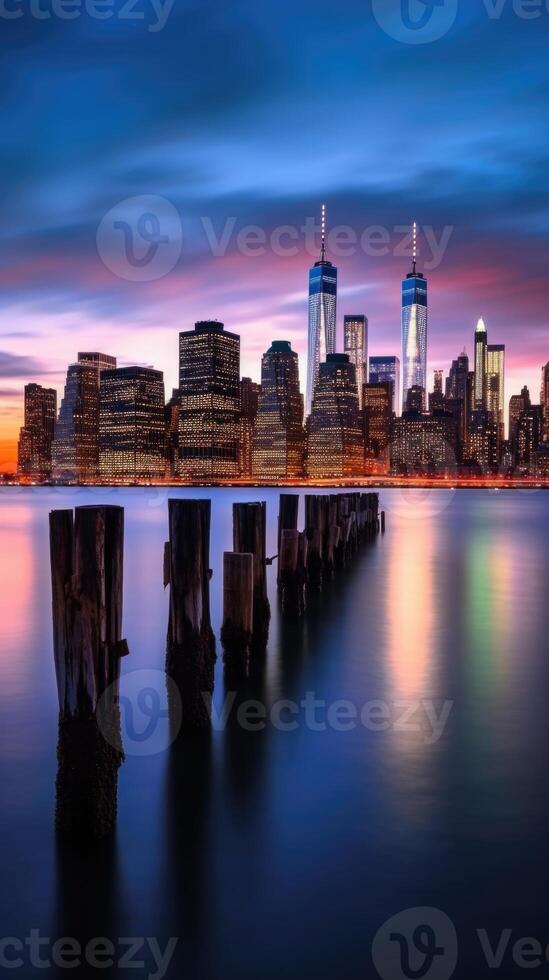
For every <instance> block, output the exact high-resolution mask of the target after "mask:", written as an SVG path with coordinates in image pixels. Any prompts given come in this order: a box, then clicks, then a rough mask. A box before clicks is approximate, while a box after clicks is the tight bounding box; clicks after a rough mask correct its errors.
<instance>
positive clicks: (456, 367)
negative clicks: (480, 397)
mask: <svg viewBox="0 0 549 980" xmlns="http://www.w3.org/2000/svg"><path fill="white" fill-rule="evenodd" d="M472 384H473V378H472V372H470V371H469V357H468V356H467V353H466V351H465V350H464V351H463V352H462V353H461V354H460V355H459V357H457V358H456V359H455V360H454V361H452V366H451V368H450V371H449V373H448V377H447V378H446V398H445V406H446V410H447V411H450V412H452V414H453V415H454V417H455V418H456V421H457V425H458V440H459V441H458V459H459V460H460V462H461V458H462V457H461V454H462V451H463V449H464V448H465V445H466V439H467V426H468V422H469V418H470V415H471V412H472V410H473V406H472V394H471V392H472Z"/></svg>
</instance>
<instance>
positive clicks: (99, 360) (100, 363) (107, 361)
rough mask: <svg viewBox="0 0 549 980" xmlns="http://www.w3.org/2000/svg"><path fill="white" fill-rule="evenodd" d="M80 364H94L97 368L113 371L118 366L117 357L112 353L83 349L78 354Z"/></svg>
mask: <svg viewBox="0 0 549 980" xmlns="http://www.w3.org/2000/svg"><path fill="white" fill-rule="evenodd" d="M78 363H79V364H94V365H95V367H96V368H97V370H98V371H99V372H100V373H101V371H112V369H113V368H115V367H116V357H111V355H110V354H101V353H100V352H99V351H81V352H80V353H79V354H78Z"/></svg>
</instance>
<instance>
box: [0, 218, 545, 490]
mask: <svg viewBox="0 0 549 980" xmlns="http://www.w3.org/2000/svg"><path fill="white" fill-rule="evenodd" d="M323 217H324V209H323ZM412 228H415V226H414V225H411V226H410V229H412ZM318 231H319V232H320V233H321V262H322V263H327V262H329V257H328V255H327V247H326V244H325V239H324V234H323V233H324V231H325V226H324V221H323V223H322V225H320V226H319V228H318ZM416 250H418V251H419V250H420V247H419V248H418V246H417V244H416V242H415V235H414V244H413V252H412V253H411V255H412V258H411V261H412V273H408V274H407V275H406V277H405V278H404V279H403V281H402V286H403V287H404V286H405V284H406V282H407V280H409V279H410V277H411V276H412V275H413V269H414V264H415V255H416ZM319 265H320V263H319V262H318V261H317V263H315V264H313V266H312V268H311V269H310V270H309V289H310V281H311V273H312V272H313V271H314V270H315V268H318V267H319ZM321 268H322V266H321ZM334 268H335V267H334ZM335 271H336V275H337V269H336V270H335ZM418 275H420V274H419V273H418ZM341 278H342V277H341V272H340V281H341ZM436 278H437V274H436V272H435V273H434V274H433V275H432V277H430V279H429V292H430V294H431V290H432V287H433V283H435V284H436ZM397 285H398V283H397ZM435 292H436V289H435ZM339 293H340V295H341V293H343V301H341V300H340V310H339V312H338V316H337V320H336V341H335V349H336V351H341V352H342V351H343V350H344V346H345V335H344V322H345V321H346V320H348V319H349V318H351V319H352V318H353V317H356V316H357V314H349V313H348V312H346V310H345V298H346V297H347V296H348V294H349V291H348V290H347V289H346V287H345V285H343V288H342V289H340V290H339ZM306 295H307V294H306V293H305V299H306ZM372 299H373V297H372ZM353 302H354V300H349V307H350V308H351V309H352V308H353V307H352V303H353ZM309 303H310V293H309ZM356 305H357V304H356V303H355V306H356ZM429 305H431V304H430V303H429ZM309 312H310V305H309ZM363 315H364V316H365V322H366V324H367V325H368V323H369V322H370V328H369V329H368V331H367V333H368V336H367V344H368V354H369V357H373V358H374V359H375V358H376V357H377V358H379V357H397V358H398V357H399V356H400V357H401V358H403V354H404V351H403V350H401V347H402V343H403V332H402V330H403V324H402V323H401V324H400V327H401V336H400V344H401V347H400V348H399V347H398V346H396V347H395V349H394V351H389V350H388V349H387V348H385V347H384V346H383V339H382V338H380V336H379V335H378V332H377V331H376V329H375V324H373V325H372V324H371V319H370V317H369V316H368V313H367V312H365V313H364V314H363ZM302 319H303V323H304V325H303V327H302V330H301V336H300V335H299V331H298V336H297V339H296V337H295V335H294V332H293V331H292V329H291V328H290V329H289V332H288V336H287V337H286V336H285V337H284V339H288V340H289V342H290V343H291V344H292V346H293V349H294V350H295V351H296V353H297V354H298V357H299V377H300V388H301V391H302V392H303V394H304V396H305V395H306V391H307V382H308V351H307V347H308V343H307V340H308V336H309V334H310V317H309V328H308V327H307V313H306V310H304V311H303V318H302ZM197 322H199V321H197ZM476 322H477V328H476V331H475V334H474V335H473V337H472V339H470V341H469V344H468V343H467V342H466V341H467V338H466V337H465V338H464V339H465V343H463V344H462V345H461V346H462V347H463V349H465V350H467V351H468V352H469V353H470V358H471V363H472V364H473V365H474V361H475V338H476V336H477V335H478V330H479V327H480V325H482V327H483V329H484V330H486V329H487V328H486V326H485V321H484V317H480V318H479V319H478V320H477V321H476ZM189 326H190V325H189ZM227 326H228V325H227ZM182 329H184V328H183V327H182V326H180V327H179V328H178V329H177V331H176V336H178V335H179V334H180V333H181V330H182ZM266 329H268V328H266ZM235 332H238V328H235ZM498 333H499V331H498ZM303 335H304V337H305V351H303V346H304V343H303ZM492 335H493V330H492ZM266 336H267V337H269V340H268V341H267V343H266V344H265V347H264V349H263V350H262V351H261V352H260V354H259V356H258V358H257V362H255V361H254V360H252V359H251V352H250V350H249V349H247V347H246V343H243V344H242V357H241V376H243V377H244V376H249V377H251V378H252V379H253V380H254V381H257V382H259V381H260V379H261V358H262V357H263V354H264V353H265V350H266V349H267V347H268V345H269V344H270V343H271V341H272V340H273V339H276V338H274V337H273V336H272V332H271V334H269V333H266ZM246 339H247V338H246ZM89 341H90V338H89V337H88V336H83V337H82V343H83V344H84V343H85V344H86V346H88V347H91V346H92V344H91V343H90V342H89ZM176 343H177V341H176ZM107 344H109V346H110V347H112V342H111V341H110V340H109V341H107ZM107 344H105V345H103V346H104V347H106V346H107ZM251 346H252V348H253V346H254V345H253V343H252V345H251ZM432 346H433V347H434V349H435V350H438V349H439V348H440V344H437V342H436V325H435V324H431V326H430V329H429V335H428V340H427V390H426V396H427V394H428V393H429V391H431V390H432V387H433V383H434V376H435V373H436V371H437V370H439V368H437V367H436V366H435V365H438V364H440V358H438V359H436V355H432V354H431V347H432ZM503 346H505V347H506V363H505V384H506V389H507V391H508V392H509V393H513V392H515V393H517V394H518V392H520V390H521V389H522V388H523V386H524V385H526V386H527V387H529V388H530V393H531V396H532V398H533V399H534V401H535V400H537V399H538V391H537V389H538V387H539V372H540V367H541V366H542V365H543V364H544V363H545V357H543V355H542V363H541V364H540V365H536V366H529V367H528V368H525V369H522V368H520V367H517V358H516V348H518V347H520V344H519V343H518V341H517V343H516V345H514V344H513V341H511V344H510V349H509V345H503ZM132 347H133V343H132ZM97 349H99V345H97ZM513 349H515V358H514V359H513V353H512V352H513ZM117 353H118V352H117ZM82 357H85V355H80V354H79V355H78V359H79V360H80V359H81V358H82ZM454 358H455V351H451V352H450V355H449V360H448V363H447V364H445V367H444V374H445V376H446V377H447V376H448V374H449V370H450V366H451V363H452V361H453V360H454ZM15 360H17V358H16V359H15ZM35 360H36V359H34V361H35ZM117 360H118V365H119V367H130V366H131V367H133V366H136V367H144V368H151V367H152V368H155V369H156V370H159V371H162V373H163V375H164V381H165V389H166V392H169V391H170V390H171V388H172V387H176V386H177V380H178V378H177V375H178V369H177V366H176V368H175V371H174V369H173V367H174V366H173V363H171V361H170V363H169V364H168V365H167V368H165V367H163V366H159V364H160V365H164V364H165V363H166V349H164V348H163V349H162V350H161V351H160V352H158V351H157V355H156V358H155V360H154V361H152V362H151V361H142V362H140V361H138V360H137V359H127V358H124V357H123V356H122V357H121V356H120V354H119V353H118V356H117ZM34 361H33V358H30V360H29V362H28V363H29V367H31V368H32V367H33V365H34V366H36V364H35V363H34ZM23 363H25V358H24V357H21V358H19V360H18V367H17V371H20V370H21V369H22V365H23ZM66 363H67V362H65V365H64V367H63V368H62V369H61V371H60V372H59V373H60V374H61V380H60V381H57V379H56V380H55V381H54V382H52V380H51V379H52V378H56V372H46V373H45V374H44V373H41V372H40V371H39V370H36V371H35V372H34V374H33V376H32V377H29V378H21V382H20V383H21V388H20V390H19V391H18V390H17V389H11V400H12V401H13V400H15V401H16V409H17V410H15V411H13V408H14V406H13V405H12V411H11V412H10V410H9V409H8V413H7V417H8V418H9V416H10V414H11V416H12V419H13V418H16V419H20V424H19V428H20V427H21V426H22V425H23V417H22V415H23V413H22V407H23V386H24V384H26V383H28V382H33V383H38V384H42V385H43V386H44V387H53V388H55V389H56V391H57V396H58V406H59V405H60V404H61V402H62V395H63V390H64V384H65V380H66V377H65V372H66ZM519 363H520V361H519ZM513 364H514V368H513ZM174 374H175V376H176V377H175V379H174V384H173V386H172V384H170V380H169V379H170V378H172V379H173V378H174ZM0 391H3V392H5V389H0ZM395 396H396V399H395V400H396V401H397V402H399V396H398V393H397V392H395ZM401 397H402V399H403V401H404V398H405V395H404V372H403V369H402V366H401ZM3 398H4V402H5V394H4V395H3ZM0 408H1V409H2V414H1V415H0V419H1V427H2V431H1V435H0V448H1V449H2V452H0V457H1V459H2V465H0V471H6V472H9V471H10V469H12V470H14V469H15V465H16V460H17V438H18V433H19V428H17V429H16V431H15V434H14V436H13V437H11V438H10V433H9V423H8V424H6V422H5V419H6V410H5V408H4V407H3V406H2V396H0ZM507 408H508V400H507V406H505V411H504V415H505V420H504V421H505V425H506V426H507ZM399 410H400V409H399ZM10 461H11V463H10Z"/></svg>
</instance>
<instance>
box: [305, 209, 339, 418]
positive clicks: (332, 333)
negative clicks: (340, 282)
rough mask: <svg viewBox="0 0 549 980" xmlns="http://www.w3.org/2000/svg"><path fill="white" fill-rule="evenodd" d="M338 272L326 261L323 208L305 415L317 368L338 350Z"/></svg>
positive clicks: (312, 281) (312, 286) (313, 278)
mask: <svg viewBox="0 0 549 980" xmlns="http://www.w3.org/2000/svg"><path fill="white" fill-rule="evenodd" d="M336 308H337V269H336V267H335V266H334V265H332V263H331V262H328V260H327V258H326V208H325V207H324V205H323V206H322V247H321V250H320V259H319V261H318V262H315V264H314V266H313V267H312V269H310V270H309V335H308V345H307V393H306V399H305V414H306V415H310V414H311V408H312V404H313V394H314V388H315V384H316V381H317V378H318V366H319V364H320V362H321V361H325V360H326V357H327V355H328V354H335V349H336Z"/></svg>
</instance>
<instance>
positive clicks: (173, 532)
mask: <svg viewBox="0 0 549 980" xmlns="http://www.w3.org/2000/svg"><path fill="white" fill-rule="evenodd" d="M168 507H169V530H170V541H169V582H170V613H169V622H168V637H167V652H166V673H167V674H168V675H169V677H170V678H171V679H172V680H173V681H174V682H175V684H176V685H177V687H178V689H179V694H180V701H179V699H178V703H177V705H176V704H172V703H171V699H170V696H169V695H170V685H168V708H169V711H170V721H171V723H172V726H174V728H177V729H180V728H181V730H183V731H195V730H200V729H203V728H207V727H208V726H209V724H210V714H211V711H210V709H211V696H212V693H213V687H214V667H215V661H216V654H215V638H214V634H213V631H212V627H211V621H210V577H211V572H210V568H209V555H210V517H211V503H210V501H209V500H169V501H168ZM174 734H175V731H174Z"/></svg>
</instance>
